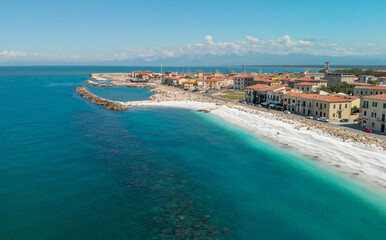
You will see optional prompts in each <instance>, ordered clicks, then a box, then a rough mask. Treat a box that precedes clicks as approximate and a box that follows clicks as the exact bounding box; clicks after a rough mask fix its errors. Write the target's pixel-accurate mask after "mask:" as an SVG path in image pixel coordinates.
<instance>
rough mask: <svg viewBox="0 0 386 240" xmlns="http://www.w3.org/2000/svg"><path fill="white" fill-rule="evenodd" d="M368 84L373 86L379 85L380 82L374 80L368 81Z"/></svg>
mask: <svg viewBox="0 0 386 240" xmlns="http://www.w3.org/2000/svg"><path fill="white" fill-rule="evenodd" d="M368 83H370V84H373V85H379V83H380V81H379V80H374V81H368Z"/></svg>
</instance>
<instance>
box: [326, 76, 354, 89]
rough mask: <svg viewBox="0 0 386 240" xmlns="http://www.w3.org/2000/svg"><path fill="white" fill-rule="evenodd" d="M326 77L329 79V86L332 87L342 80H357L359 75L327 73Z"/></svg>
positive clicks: (347, 81) (350, 81)
mask: <svg viewBox="0 0 386 240" xmlns="http://www.w3.org/2000/svg"><path fill="white" fill-rule="evenodd" d="M325 79H326V80H327V86H328V87H330V86H334V85H336V84H338V83H342V82H346V83H352V82H355V81H356V80H357V77H356V76H355V75H354V74H350V73H326V75H325Z"/></svg>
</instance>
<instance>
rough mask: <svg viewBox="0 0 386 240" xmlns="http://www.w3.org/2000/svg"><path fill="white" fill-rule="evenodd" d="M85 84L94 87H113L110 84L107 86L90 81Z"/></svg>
mask: <svg viewBox="0 0 386 240" xmlns="http://www.w3.org/2000/svg"><path fill="white" fill-rule="evenodd" d="M86 83H87V84H88V85H91V86H94V87H114V86H113V85H112V84H109V83H106V84H101V83H96V82H93V81H91V80H87V81H86Z"/></svg>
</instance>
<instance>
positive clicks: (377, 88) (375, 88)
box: [371, 86, 386, 90]
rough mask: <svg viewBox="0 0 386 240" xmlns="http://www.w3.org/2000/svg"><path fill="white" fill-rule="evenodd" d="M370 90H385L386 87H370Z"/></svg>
mask: <svg viewBox="0 0 386 240" xmlns="http://www.w3.org/2000/svg"><path fill="white" fill-rule="evenodd" d="M371 89H372V90H386V87H383V86H374V87H371Z"/></svg>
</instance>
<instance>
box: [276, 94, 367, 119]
mask: <svg viewBox="0 0 386 240" xmlns="http://www.w3.org/2000/svg"><path fill="white" fill-rule="evenodd" d="M359 103H360V100H359V98H357V97H352V96H350V97H347V98H345V97H338V96H333V95H319V94H306V93H295V92H291V93H286V94H284V96H283V106H284V109H286V110H289V111H292V112H295V113H299V114H303V115H313V116H318V117H325V118H328V119H330V120H339V119H342V118H351V108H352V107H353V106H359Z"/></svg>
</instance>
